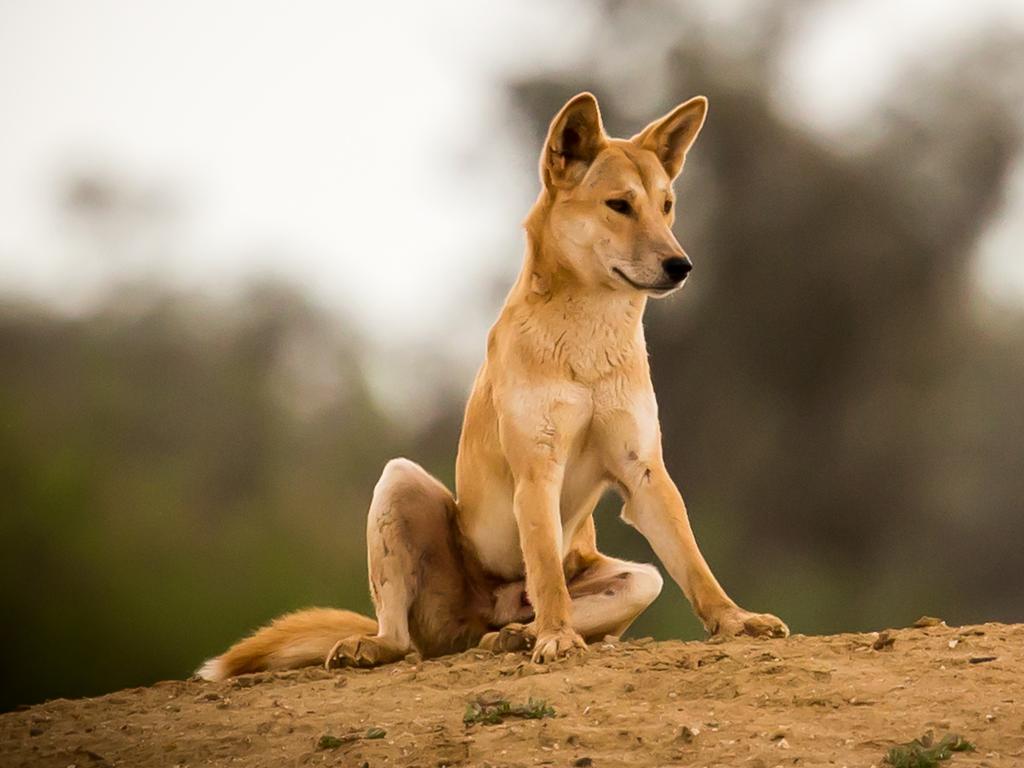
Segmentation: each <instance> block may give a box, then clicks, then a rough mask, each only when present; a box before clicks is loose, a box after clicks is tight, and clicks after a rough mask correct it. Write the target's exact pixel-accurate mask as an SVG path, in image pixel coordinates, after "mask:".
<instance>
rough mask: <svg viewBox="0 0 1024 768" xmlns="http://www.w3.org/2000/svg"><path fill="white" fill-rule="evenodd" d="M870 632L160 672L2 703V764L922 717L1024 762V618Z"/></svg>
mask: <svg viewBox="0 0 1024 768" xmlns="http://www.w3.org/2000/svg"><path fill="white" fill-rule="evenodd" d="M877 637H878V635H877V634H863V635H835V636H829V637H805V636H796V637H792V638H789V639H787V640H762V641H755V640H750V641H746V640H738V641H729V642H726V643H713V642H711V643H709V642H689V643H683V642H664V643H655V642H651V641H644V640H639V641H631V642H624V643H606V644H603V645H600V646H594V647H592V648H591V650H590V651H589V652H588V653H587V654H586V655H585V656H584V657H581V658H573V659H568V660H565V661H561V662H558V663H556V664H553V665H550V666H538V665H534V664H531V663H530V662H529V661H528V660H527V659H526V658H525V657H524V656H520V655H516V654H506V655H501V656H491V655H487V654H483V653H481V652H469V653H465V654H461V655H458V656H450V657H446V658H443V659H438V660H434V661H427V662H418V661H416V660H410V661H405V662H400V663H398V664H393V665H390V666H387V667H384V668H381V669H378V670H374V671H364V670H341V671H334V672H330V673H328V672H325V671H323V670H320V669H307V670H302V671H298V672H291V673H285V674H273V675H271V674H264V675H248V676H245V677H242V678H238V679H236V680H234V681H229V682H226V683H202V682H194V681H189V682H185V681H171V682H165V683H159V684H157V685H155V686H152V687H150V688H135V689H131V690H125V691H119V692H117V693H112V694H110V695H108V696H103V697H100V698H96V699H83V700H73V701H72V700H63V699H62V700H57V701H51V702H47V703H46V704H42V705H39V706H35V707H32V708H30V709H25V710H22V711H17V712H11V713H7V714H4V715H0V765H2V766H5V767H10V768H13V766H59V767H60V768H68V766H79V767H80V768H100V767H101V766H143V767H145V766H199V765H246V766H288V765H337V766H363V765H368V766H372V767H374V768H376V767H378V766H392V765H394V766H443V765H473V766H477V765H479V766H533V765H555V766H655V765H659V766H660V765H686V766H691V765H694V766H745V767H747V768H770V767H771V766H780V765H781V766H791V765H798V766H817V765H840V766H842V765H847V766H871V765H878V766H881V765H882V758H883V756H884V755H885V752H886V751H887V749H888V748H889V747H890V746H892V745H894V744H896V743H899V742H904V741H908V740H910V739H912V738H914V737H917V736H920V735H921V734H923V733H924V732H925V731H928V730H929V729H931V730H933V731H935V732H936V734H937V735H942V734H944V733H946V732H947V731H953V732H956V733H959V734H961V735H962V736H964V737H965V738H967V739H969V740H970V741H972V742H974V743H975V744H976V745H977V751H975V752H973V753H959V754H956V755H954V756H953V758H952V759H951V761H950V762H949V763H944V764H943V765H948V766H950V768H956V767H957V766H1018V765H1024V625H1002V624H985V625H981V626H974V627H958V628H950V627H946V626H945V625H938V626H932V627H926V628H917V629H914V628H910V629H900V630H894V631H891V632H890V637H891V638H893V640H894V642H893V643H892V644H891V645H887V646H886V645H885V643H884V642H883V643H878V642H876V640H877ZM883 640H884V637H883ZM875 645H877V646H879V648H878V649H876V648H875V647H873V646H875ZM531 697H533V698H535V699H544V700H546V701H547V702H548V704H549V705H550V706H551V707H553V708H554V710H555V716H554V717H550V718H544V719H537V720H524V719H517V718H512V719H508V720H506V721H505V722H503V723H501V724H496V725H480V724H476V725H469V726H467V725H465V724H464V723H463V715H464V713H465V712H466V707H467V705H468V704H470V703H472V702H474V701H481V700H482V701H484V702H488V701H491V702H493V701H495V700H497V699H505V700H508V701H510V702H511V703H512V704H520V703H525V702H526V701H527V700H528V699H529V698H531ZM323 736H333V737H336V739H337V740H336V741H333V742H330V743H331V744H332V745H333V748H325V747H323V746H318V744H319V742H320V741H321V737H323ZM371 737H374V738H371Z"/></svg>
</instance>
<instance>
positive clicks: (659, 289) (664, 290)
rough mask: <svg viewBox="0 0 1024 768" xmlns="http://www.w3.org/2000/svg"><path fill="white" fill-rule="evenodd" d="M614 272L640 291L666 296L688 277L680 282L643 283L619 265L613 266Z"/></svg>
mask: <svg viewBox="0 0 1024 768" xmlns="http://www.w3.org/2000/svg"><path fill="white" fill-rule="evenodd" d="M612 272H614V273H615V274H616V275H618V276H619V277H621V278H622V279H623V280H624V281H625V282H626V284H628V285H629V286H631V287H633V288H636V289H637V290H638V291H646V292H648V293H653V294H654V295H655V296H666V295H668V294H670V293H672V291H674V290H675V289H676V288H679V287H681V286H682V284H683V283H685V282H686V278H685V277H684V278H683V279H682V280H680V281H679V282H678V283H669V284H668V285H644V284H643V283H638V282H637V281H636V280H633V279H632V278H631V277H630V276H629V275H627V274H626V273H625V272H623V271H622V270H621V269H619V268H618V267H612Z"/></svg>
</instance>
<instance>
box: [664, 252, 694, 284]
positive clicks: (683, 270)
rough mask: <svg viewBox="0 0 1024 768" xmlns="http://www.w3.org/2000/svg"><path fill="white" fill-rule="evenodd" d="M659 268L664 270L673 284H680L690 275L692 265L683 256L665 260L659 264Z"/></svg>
mask: <svg viewBox="0 0 1024 768" xmlns="http://www.w3.org/2000/svg"><path fill="white" fill-rule="evenodd" d="M661 267H662V269H664V270H665V274H666V275H668V278H669V280H671V281H672V282H673V283H680V282H682V281H683V280H684V279H685V278H686V276H687V275H688V274H690V270H691V269H693V264H692V263H691V262H690V260H689V259H688V258H686V257H685V256H683V257H682V258H680V257H678V256H673V257H672V258H671V259H665V260H664V261H663V262H661Z"/></svg>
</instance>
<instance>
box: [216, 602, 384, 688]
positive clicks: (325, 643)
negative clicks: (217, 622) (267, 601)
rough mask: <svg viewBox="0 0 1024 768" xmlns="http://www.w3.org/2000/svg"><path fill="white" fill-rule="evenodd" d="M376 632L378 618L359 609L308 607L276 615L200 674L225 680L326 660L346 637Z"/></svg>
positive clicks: (319, 662) (217, 658)
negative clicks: (250, 673) (235, 676)
mask: <svg viewBox="0 0 1024 768" xmlns="http://www.w3.org/2000/svg"><path fill="white" fill-rule="evenodd" d="M376 632H377V622H376V621H374V620H373V619H370V618H367V617H366V616H360V615H359V614H358V613H353V612H352V611H342V610H338V609H335V608H308V609H306V610H304V611H296V612H295V613H288V614H285V615H284V616H281V617H280V618H277V619H274V621H272V622H271V623H270V624H268V625H267V626H265V627H262V628H261V629H258V630H256V631H255V632H254V633H253V634H251V635H250V636H249V637H247V638H245V639H244V640H239V641H238V642H237V643H235V644H234V645H233V646H231V647H230V648H228V649H227V650H226V651H225V652H224V653H222V654H221V655H220V656H215V657H214V658H212V659H209V660H208V661H207V662H206V663H204V664H203V666H201V667H200V668H199V669H197V670H196V674H197V675H198V676H199V677H201V678H203V679H204V680H225V679H227V678H229V677H233V676H234V675H241V674H244V673H246V672H263V671H265V670H272V669H293V668H295V667H305V666H309V665H311V664H322V663H323V662H324V659H325V658H326V657H327V654H328V653H329V652H330V650H331V648H333V647H334V644H335V643H337V642H338V641H339V640H341V639H342V638H345V637H351V636H352V635H373V634H376Z"/></svg>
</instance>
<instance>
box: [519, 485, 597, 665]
mask: <svg viewBox="0 0 1024 768" xmlns="http://www.w3.org/2000/svg"><path fill="white" fill-rule="evenodd" d="M560 480H561V478H560V475H559V476H558V477H557V478H551V477H550V476H549V477H548V478H545V479H539V478H520V479H519V480H518V481H517V482H516V490H515V499H514V501H513V509H514V511H515V516H516V522H517V524H518V526H519V542H520V546H522V549H523V561H524V563H525V565H526V593H527V594H528V595H529V597H530V602H531V603H532V604H533V608H534V613H535V619H534V622H533V624H534V631H535V633H536V637H537V639H536V642H535V644H534V648H533V660H534V661H538V662H545V661H553V660H554V659H557V658H558V657H560V656H564V655H565V654H567V653H569V652H570V651H572V650H573V649H574V648H585V647H586V645H585V643H584V642H583V638H582V637H580V635H579V634H578V633H577V632H576V630H574V629H573V627H572V617H571V606H572V599H571V598H570V597H569V589H568V587H567V586H566V584H565V572H564V571H563V569H562V521H561V515H560V512H559V496H560V490H561V482H560Z"/></svg>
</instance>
